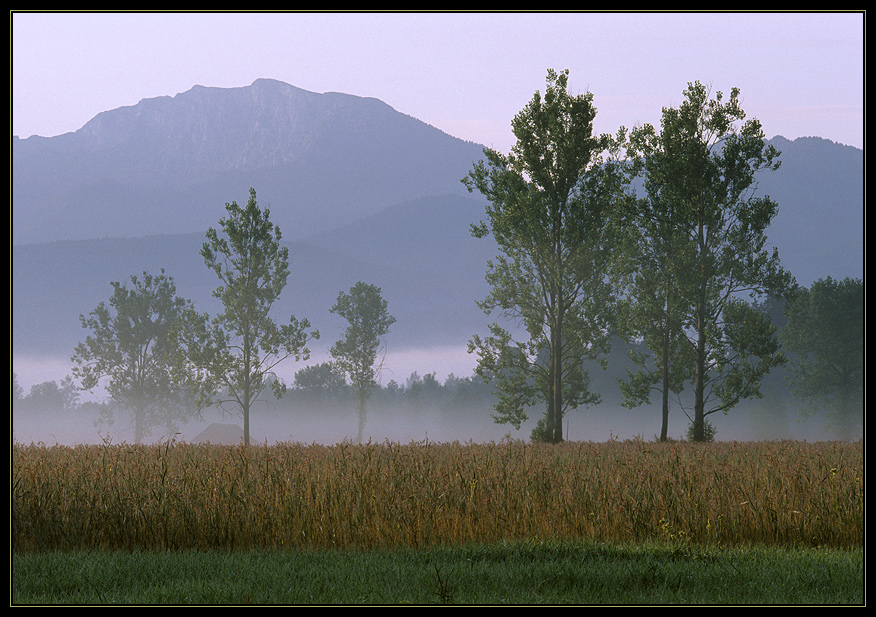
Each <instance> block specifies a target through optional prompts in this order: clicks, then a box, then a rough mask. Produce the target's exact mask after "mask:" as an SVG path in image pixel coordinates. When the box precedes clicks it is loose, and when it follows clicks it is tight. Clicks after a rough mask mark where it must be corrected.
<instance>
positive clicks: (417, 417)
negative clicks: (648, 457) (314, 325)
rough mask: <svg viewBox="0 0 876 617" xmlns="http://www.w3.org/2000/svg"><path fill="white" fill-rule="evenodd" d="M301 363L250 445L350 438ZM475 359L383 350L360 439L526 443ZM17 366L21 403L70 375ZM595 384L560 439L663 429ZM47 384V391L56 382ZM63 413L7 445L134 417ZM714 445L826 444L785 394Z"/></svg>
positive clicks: (755, 404) (25, 428)
mask: <svg viewBox="0 0 876 617" xmlns="http://www.w3.org/2000/svg"><path fill="white" fill-rule="evenodd" d="M314 355H315V357H314V358H312V359H311V360H310V361H309V362H307V363H302V364H301V365H290V366H289V367H288V368H286V369H285V371H284V373H283V374H281V377H282V378H283V379H284V381H286V383H287V384H289V386H290V387H289V390H288V391H287V393H286V395H285V396H284V397H283V398H282V399H280V400H276V399H275V398H273V396H271V395H270V394H267V395H265V396H263V397H262V398H261V399H260V400H259V401H258V402H257V403H256V404H255V406H254V408H253V410H252V414H251V419H250V431H251V443H253V444H265V443H267V444H269V445H270V444H273V443H278V442H299V443H320V444H333V443H340V442H343V441H355V440H356V437H357V429H358V417H357V412H356V408H355V404H354V402H353V400H352V398H351V397H349V396H343V395H342V396H338V397H328V398H314V397H313V396H311V395H305V393H303V392H302V391H300V390H298V389H296V388H295V387H294V383H293V382H294V379H293V376H294V371H295V370H297V369H298V368H301V366H303V365H304V364H315V363H318V362H322V361H324V358H322V355H321V354H314ZM473 365H474V360H473V358H472V357H471V356H469V355H468V354H467V353H466V352H465V350H464V349H461V348H449V347H448V348H440V349H430V350H422V351H419V352H418V351H413V350H409V351H398V352H395V353H388V354H387V357H386V360H385V370H384V371H383V372H382V373H381V388H380V389H379V390H378V391H377V392H376V393H375V394H374V396H373V397H372V399H371V400H370V401H369V403H368V407H367V418H366V423H365V430H364V433H363V441H366V442H367V441H369V440H370V441H371V442H372V443H382V442H384V441H387V440H388V441H390V442H395V443H408V442H411V441H415V442H422V441H426V440H428V441H430V442H453V441H458V442H461V443H465V442H469V441H471V442H475V443H485V442H491V441H492V442H498V441H501V440H503V439H507V438H511V439H521V440H527V441H528V440H529V437H530V433H531V431H532V428H533V427H534V426H535V423H536V421H537V420H538V418H539V417H540V416H541V414H542V413H543V409H540V408H535V409H533V410H532V411H531V413H530V414H529V421H528V422H527V423H526V424H524V425H523V426H521V428H520V430H515V429H514V428H513V427H511V426H509V425H504V424H497V423H495V422H494V420H493V417H492V415H493V413H494V412H493V408H492V406H493V403H494V402H495V399H494V396H493V394H492V389H491V386H489V385H487V384H483V383H480V382H479V380H477V379H475V378H474V377H473ZM13 370H14V372H15V373H16V379H17V382H18V384H19V386H20V388H21V390H22V393H23V395H24V396H25V397H27V396H28V393H29V392H31V389H32V388H34V387H35V386H36V387H40V384H44V382H54V383H58V384H60V383H61V382H62V380H63V379H65V377H66V376H67V375H68V374H69V361H65V360H64V359H63V358H24V357H21V358H15V360H14V365H13ZM596 378H598V379H595V380H594V388H595V389H596V390H597V391H598V392H600V394H601V396H602V399H603V401H602V403H600V404H598V405H595V406H593V407H590V408H586V409H584V408H581V409H577V410H573V411H571V412H569V413H568V414H567V416H566V420H565V423H564V432H565V435H564V436H565V438H566V439H567V440H571V441H593V442H602V441H609V440H612V439H635V438H641V439H644V440H653V439H655V438H656V436H657V435H659V433H660V422H661V417H660V409H659V407H657V406H653V405H652V406H642V407H639V408H636V409H626V408H624V407H622V406H621V405H620V403H619V399H618V394H617V389H616V381H615V378H614V376H612V375H610V374H604V375H600V374H597V375H596ZM54 383H51V384H50V385H54ZM76 396H77V399H76V401H75V402H74V403H73V404H72V405H67V407H66V408H64V406H63V405H62V404H60V403H59V404H55V405H35V404H25V403H27V399H25V400H24V402H22V403H21V404H18V405H13V414H12V426H11V430H12V439H13V441H14V442H16V443H22V444H29V443H44V444H46V445H54V444H61V445H75V444H80V443H87V444H95V443H107V442H109V443H114V444H119V443H133V441H134V430H133V421H132V419H131V418H130V415H129V414H128V413H127V412H126V411H125V410H123V409H114V410H113V413H112V416H111V421H107V419H106V416H105V414H104V415H102V414H101V408H100V406H99V404H100V403H102V402H104V401H105V395H103V394H102V393H101V392H94V393H89V392H78V393H77V394H76ZM708 419H709V421H710V422H712V424H713V426H714V428H715V429H716V435H715V438H716V440H718V441H747V440H776V439H800V440H808V441H818V440H831V439H835V436H834V435H833V434H832V433H831V432H830V431H829V430H827V429H825V428H823V426H822V424H823V423H822V420H821V418H819V417H817V416H815V417H811V418H809V419H808V420H807V421H806V422H801V421H800V420H799V413H798V403H796V402H795V401H793V399H791V398H790V397H788V396H785V397H777V396H775V395H774V394H768V395H767V396H765V397H764V399H761V400H755V401H749V402H746V403H743V404H742V405H740V406H738V407H736V408H734V409H732V410H731V411H730V412H729V413H728V414H727V415H724V414H714V415H711V416H709V417H708ZM688 425H689V420H688V418H687V417H686V415H685V414H684V412H683V410H682V409H681V408H679V407H678V406H677V405H675V406H673V408H672V410H671V411H670V423H669V437H670V438H671V439H683V438H685V436H686V432H687V428H688ZM242 426H243V422H242V419H241V417H240V414H239V412H236V411H235V410H234V408H233V407H232V406H227V408H226V409H225V410H221V409H217V408H213V409H208V410H204V411H203V412H202V413H201V415H200V416H199V417H197V418H195V419H193V420H192V421H189V422H187V423H183V424H180V423H177V424H176V426H174V427H171V428H168V427H153V428H152V430H151V432H150V434H149V435H147V436H146V438H145V441H147V442H164V441H167V440H168V439H174V440H176V441H186V442H193V441H197V440H201V439H207V440H211V441H212V442H214V443H215V442H218V441H221V442H223V443H239V442H240V435H242Z"/></svg>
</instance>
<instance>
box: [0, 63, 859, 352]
mask: <svg viewBox="0 0 876 617" xmlns="http://www.w3.org/2000/svg"><path fill="white" fill-rule="evenodd" d="M771 141H772V143H773V144H774V145H775V146H776V147H777V148H778V149H779V150H781V151H782V156H781V160H782V161H783V162H782V166H781V168H780V169H779V170H778V171H777V172H775V173H767V174H763V175H761V176H760V177H759V178H760V179H759V186H758V194H759V195H769V196H770V197H772V198H773V199H774V200H776V201H777V202H778V204H779V214H778V216H777V217H776V219H775V221H774V223H773V225H772V227H771V228H770V230H769V236H770V240H771V242H772V243H773V244H775V245H776V246H777V247H778V248H779V251H780V255H781V256H782V261H783V263H784V265H785V266H786V267H787V268H788V269H789V270H790V271H791V272H792V273H793V274H794V275H795V276H796V277H797V279H798V281H799V282H800V283H802V284H804V285H809V284H811V282H812V281H813V280H816V279H818V278H824V277H826V276H832V277H834V278H843V277H846V276H852V277H861V278H862V277H863V229H864V221H863V217H864V197H863V152H862V151H861V150H860V149H857V148H851V147H848V146H843V145H841V144H836V143H833V142H830V141H828V140H824V139H820V138H801V139H796V140H793V141H791V140H787V139H784V138H782V137H776V138H774V139H773V140H771ZM481 153H482V146H479V145H477V144H472V143H470V142H465V141H462V140H459V139H456V138H453V137H451V136H449V135H447V134H445V133H443V132H441V131H440V130H438V129H436V128H434V127H430V126H428V125H426V124H424V123H422V122H420V121H418V120H416V119H414V118H411V117H409V116H405V115H404V114H401V113H399V112H397V111H395V110H393V109H392V108H390V107H389V106H387V105H385V104H384V103H382V102H380V101H378V100H376V99H366V98H359V97H354V96H350V95H345V94H336V93H329V94H314V93H311V92H307V91H304V90H300V89H297V88H294V87H292V86H289V85H287V84H283V83H281V82H277V81H271V80H258V81H256V82H254V83H253V84H252V85H251V86H248V87H246V88H232V89H217V88H202V87H195V88H192V89H191V90H189V91H188V92H185V93H182V94H179V95H177V96H174V97H160V98H157V99H147V100H144V101H141V102H140V103H138V104H137V105H134V106H132V107H125V108H120V109H116V110H112V111H108V112H104V113H102V114H99V115H98V116H96V117H95V118H94V119H93V120H91V121H90V122H89V123H87V124H86V125H85V126H83V127H82V128H81V129H80V130H79V131H76V132H74V133H68V134H65V135H60V136H58V137H52V138H43V137H31V138H28V139H25V140H20V139H13V170H12V171H13V178H12V185H13V205H12V211H13V212H12V230H13V231H12V236H13V238H12V239H13V248H12V322H13V324H12V325H13V328H12V330H13V355H15V356H23V355H35V356H48V355H60V356H66V357H68V358H69V355H70V354H71V352H72V349H73V346H75V344H76V343H77V342H78V341H79V340H81V339H82V337H83V336H84V334H86V333H84V332H83V330H82V328H81V327H80V325H79V319H78V317H79V315H80V314H87V313H88V312H90V311H91V310H93V309H94V307H95V306H96V305H97V303H98V302H100V301H102V300H106V299H107V298H108V297H109V294H110V292H111V287H110V281H127V280H128V278H129V277H130V276H131V275H139V274H140V273H142V272H143V271H144V270H146V271H149V272H153V273H155V272H157V271H158V270H159V269H161V268H164V270H165V271H166V273H167V274H168V275H170V276H172V277H173V278H174V280H175V282H176V284H177V291H178V293H179V294H180V295H181V296H183V297H186V298H189V299H192V300H193V301H194V302H195V304H196V306H197V307H198V308H199V310H202V311H207V312H210V313H211V314H215V312H216V310H217V308H218V307H217V306H216V304H215V302H216V301H215V300H214V299H213V298H212V297H211V291H212V289H213V288H214V287H215V286H216V284H217V280H216V279H215V277H214V275H213V274H212V273H211V272H210V271H208V270H207V268H206V267H205V266H204V263H203V260H202V259H201V257H200V255H199V253H198V251H199V249H200V246H201V244H202V243H203V242H204V233H205V231H206V229H207V228H208V227H211V226H213V227H216V226H217V225H218V220H219V218H220V217H222V216H224V215H225V210H224V207H223V206H224V204H225V203H226V202H229V201H232V200H236V201H238V203H242V202H245V200H246V199H247V196H248V191H249V187H251V186H252V187H254V188H255V189H256V190H257V196H258V200H259V204H260V205H262V206H267V207H269V208H270V210H271V220H272V221H273V222H275V223H277V224H278V225H279V226H280V228H281V230H282V232H283V238H284V241H285V242H286V245H287V246H288V247H289V249H290V256H291V266H290V278H289V285H288V287H287V289H286V290H285V291H284V294H283V295H282V296H281V299H280V305H279V306H278V313H277V315H278V319H279V318H280V317H284V316H285V315H288V314H290V313H291V314H294V315H295V316H296V317H299V318H305V317H306V318H308V319H309V320H310V321H311V322H312V323H313V325H314V327H316V328H318V329H319V330H320V333H321V335H322V337H321V341H320V345H325V346H326V347H327V346H328V345H331V343H333V342H334V341H335V340H337V337H338V336H339V335H340V331H341V329H342V327H343V323H342V322H341V320H340V319H339V318H338V317H337V316H335V315H331V314H330V313H329V312H328V309H329V308H330V307H331V306H332V304H333V303H334V301H335V300H336V298H337V294H338V292H339V291H342V290H348V289H349V288H350V286H352V285H353V284H354V283H356V282H357V281H359V280H362V281H365V282H367V283H371V284H375V285H377V286H379V287H381V289H382V290H383V293H384V296H385V297H386V298H387V301H388V302H389V310H390V312H391V313H392V314H393V315H394V316H396V317H397V319H398V321H397V322H396V324H395V325H394V326H393V328H392V331H391V334H390V339H391V340H390V342H391V345H393V346H394V347H395V348H396V349H398V348H429V347H435V346H447V345H452V346H464V344H465V342H466V341H467V340H468V339H469V338H470V337H471V335H472V334H473V333H475V332H483V331H484V330H485V328H486V324H487V323H488V317H487V316H485V315H484V314H483V313H482V312H481V311H480V310H479V309H478V308H477V306H476V305H475V301H476V300H479V299H482V298H483V297H484V296H485V295H486V293H487V291H488V289H487V286H486V282H485V280H484V272H485V266H486V261H487V260H488V259H490V258H491V257H493V256H494V255H495V246H494V244H493V243H492V241H491V240H488V239H483V240H478V239H475V238H472V237H471V235H470V233H469V225H470V224H471V223H473V222H476V221H478V220H480V219H481V218H482V217H483V213H484V202H483V200H482V198H480V197H479V196H473V195H470V194H469V193H468V192H467V191H466V190H465V187H463V186H462V184H461V182H460V179H461V178H462V177H463V176H465V174H466V173H467V172H468V171H469V170H470V169H471V166H472V162H473V161H474V160H476V159H477V158H479V157H480V155H481Z"/></svg>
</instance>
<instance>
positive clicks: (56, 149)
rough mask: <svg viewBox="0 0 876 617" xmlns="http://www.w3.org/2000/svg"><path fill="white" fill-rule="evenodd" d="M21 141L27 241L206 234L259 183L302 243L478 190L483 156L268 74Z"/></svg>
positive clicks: (17, 180)
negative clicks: (336, 226) (474, 182)
mask: <svg viewBox="0 0 876 617" xmlns="http://www.w3.org/2000/svg"><path fill="white" fill-rule="evenodd" d="M12 149H13V161H14V165H13V188H14V192H15V202H14V211H15V217H14V219H13V239H14V242H15V243H22V242H27V243H32V242H42V241H47V240H55V239H81V238H93V237H101V236H118V235H129V236H141V235H148V234H155V233H178V232H190V231H196V230H202V229H206V227H207V226H209V225H212V224H215V221H216V219H217V218H218V217H220V216H221V215H222V205H223V204H224V203H226V202H228V201H232V200H240V199H243V200H245V199H246V197H247V195H248V192H249V187H255V188H256V190H257V191H258V194H259V197H260V201H261V200H265V201H266V202H270V203H271V205H272V208H271V209H272V213H275V215H276V216H277V217H278V222H279V223H281V224H282V227H283V228H284V230H287V229H288V232H287V234H288V233H291V234H293V237H294V235H295V233H296V231H297V230H298V229H299V228H300V233H302V234H304V233H313V232H315V231H318V229H319V228H324V227H325V225H326V224H327V222H328V221H331V222H334V221H337V220H339V219H340V220H355V219H356V218H361V217H364V216H368V215H370V214H372V213H374V212H376V211H377V210H379V209H382V208H383V207H386V206H389V205H393V204H396V203H401V202H403V201H407V200H410V199H416V198H418V197H422V196H428V195H440V194H446V193H457V194H464V193H465V189H464V187H463V186H462V184H461V182H460V179H461V178H462V177H463V176H464V175H465V174H466V173H468V171H469V170H470V169H471V165H472V163H473V161H475V160H477V159H479V158H480V157H481V155H482V150H483V148H482V146H479V145H477V144H472V143H470V142H466V141H463V140H460V139H456V138H454V137H451V136H450V135H447V134H446V133H443V132H442V131H440V130H438V129H436V128H434V127H431V126H429V125H427V124H426V123H424V122H421V121H419V120H416V119H415V118H412V117H411V116H407V115H405V114H402V113H399V112H397V111H395V110H394V109H393V108H392V107H390V106H389V105H387V104H386V103H383V102H382V101H380V100H378V99H375V98H363V97H357V96H354V95H349V94H342V93H332V92H330V93H324V94H317V93H314V92H309V91H307V90H303V89H301V88H297V87H295V86H292V85H290V84H287V83H284V82H282V81H278V80H275V79H268V78H260V79H256V80H255V81H253V83H252V84H250V85H249V86H242V87H235V88H218V87H207V86H200V85H196V86H194V87H192V88H191V89H189V90H187V91H185V92H182V93H179V94H177V95H175V96H159V97H154V98H148V99H143V100H141V101H140V102H139V103H137V104H136V105H131V106H128V107H120V108H117V109H113V110H109V111H105V112H102V113H100V114H98V115H97V116H95V117H94V118H93V119H92V120H90V121H89V122H88V123H86V124H85V125H84V126H83V127H82V128H81V129H79V130H78V131H75V132H73V133H67V134H65V135H61V136H57V137H50V138H40V139H24V140H13V148H12Z"/></svg>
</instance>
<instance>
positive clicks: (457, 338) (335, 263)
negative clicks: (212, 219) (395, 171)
mask: <svg viewBox="0 0 876 617" xmlns="http://www.w3.org/2000/svg"><path fill="white" fill-rule="evenodd" d="M480 212H482V208H480V207H479V202H477V201H474V200H471V199H467V198H463V197H445V198H430V199H424V200H420V201H417V202H414V203H411V204H404V205H399V206H397V207H394V208H391V209H388V210H387V211H384V212H381V213H379V214H377V215H374V216H373V217H371V218H369V219H368V220H366V221H364V222H363V223H362V224H361V225H358V226H353V227H350V228H348V229H347V228H345V229H340V230H338V231H336V232H332V233H326V234H320V235H318V236H314V237H313V238H310V239H308V240H307V241H302V242H291V243H286V246H288V247H289V252H290V261H291V263H290V276H289V280H288V286H287V288H286V290H284V292H283V294H282V295H281V297H280V301H279V302H278V305H277V307H276V318H277V319H285V318H287V317H288V315H290V314H294V315H295V316H296V317H299V318H302V317H306V318H308V319H309V320H310V321H311V323H312V324H313V326H314V327H315V328H317V329H319V330H320V333H321V334H322V335H323V341H322V342H323V343H326V346H328V345H331V344H332V343H333V342H334V341H335V340H337V338H338V337H339V336H340V333H341V330H342V328H343V327H344V323H343V320H341V319H340V318H339V317H337V316H336V315H332V314H330V313H329V308H330V307H331V306H332V304H334V302H335V300H336V299H337V295H338V292H340V291H342V290H343V291H348V290H349V288H350V287H351V286H352V285H354V284H355V283H356V282H357V281H360V280H361V281H365V282H367V283H370V284H374V285H377V286H378V287H381V289H382V290H383V295H384V297H385V298H386V299H387V301H388V302H389V310H390V312H391V313H392V314H393V315H394V316H395V317H396V318H397V319H398V322H397V323H396V324H395V325H394V326H393V328H392V339H393V344H394V346H395V348H396V349H398V348H410V347H431V346H439V345H442V344H446V343H453V344H464V343H465V341H466V340H467V339H468V337H470V336H471V334H473V333H474V332H476V331H480V330H481V329H483V326H484V324H485V319H484V316H483V313H482V312H481V311H480V309H478V308H477V307H476V306H475V300H479V299H481V298H483V296H484V295H485V294H486V293H487V291H488V290H487V287H486V282H485V281H484V271H485V267H486V260H487V259H489V258H490V257H492V256H493V255H494V254H495V252H494V245H493V243H492V242H491V241H490V240H478V239H475V238H472V237H471V235H470V234H469V233H468V225H469V224H470V223H471V222H474V221H476V220H478V218H479V217H480V216H481V214H480ZM394 239H397V240H398V241H397V242H396V241H395V240H394ZM408 239H410V240H408ZM204 241H205V237H204V233H203V232H202V233H198V234H177V235H159V236H148V237H143V238H104V239H100V240H76V241H56V242H49V243H44V244H31V245H23V246H16V247H13V250H12V260H13V268H12V298H13V302H12V322H13V352H14V353H15V354H16V355H18V354H36V355H42V354H62V355H66V354H69V353H70V352H72V349H73V346H75V345H76V343H77V342H79V341H80V340H81V339H82V337H83V336H85V335H86V334H87V332H84V331H83V330H82V328H81V327H80V324H79V315H80V314H87V313H88V312H90V311H92V310H93V309H94V307H95V306H96V305H97V303H98V302H100V301H101V300H106V299H108V298H109V295H110V293H111V291H112V288H111V286H110V281H123V282H127V281H128V280H129V278H130V276H131V275H137V276H138V277H139V276H140V274H141V273H142V272H143V271H144V270H145V271H148V272H152V273H157V272H158V271H159V270H160V269H161V268H164V270H165V272H166V273H167V274H168V275H169V276H172V277H173V278H174V281H175V283H176V286H177V292H178V293H179V295H181V296H183V297H185V298H189V299H191V300H193V301H195V304H196V306H197V308H198V309H199V310H201V311H208V312H210V313H211V314H215V313H217V312H218V310H219V306H218V304H217V301H216V300H215V299H213V298H212V297H211V293H212V291H213V289H214V288H215V287H216V286H217V285H218V282H219V281H218V279H217V278H216V277H215V275H214V274H213V273H212V272H211V271H209V270H208V269H207V268H206V266H205V265H204V261H203V258H201V256H200V254H199V250H200V248H201V245H202V244H203V242H204Z"/></svg>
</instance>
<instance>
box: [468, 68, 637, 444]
mask: <svg viewBox="0 0 876 617" xmlns="http://www.w3.org/2000/svg"><path fill="white" fill-rule="evenodd" d="M567 84H568V71H564V72H562V73H557V72H555V71H553V70H549V71H548V76H547V88H546V91H545V93H544V95H543V96H542V95H541V93H539V92H536V93H535V95H534V97H533V98H532V100H531V101H530V103H529V104H528V105H527V106H526V107H525V108H524V109H523V110H522V111H521V112H520V113H519V114H518V115H517V116H515V118H514V120H513V122H512V129H513V131H514V135H515V137H516V138H517V141H516V144H515V145H514V147H513V148H512V150H511V153H510V154H508V155H503V154H500V153H499V152H496V151H494V150H492V149H485V150H484V155H485V161H480V162H478V163H477V164H476V165H475V166H474V168H473V170H472V171H471V172H470V173H469V175H468V176H467V177H466V178H464V179H463V182H464V183H465V184H466V186H467V187H468V189H469V190H470V191H472V192H473V191H475V190H477V191H479V192H480V193H482V194H483V195H484V196H485V197H486V198H487V200H488V205H487V209H486V215H487V218H486V220H485V221H482V222H481V223H480V224H479V225H476V226H473V228H472V232H473V235H475V236H476V237H484V236H487V235H492V236H493V238H494V239H495V240H496V242H497V244H498V247H499V250H500V251H501V255H499V256H498V257H497V258H496V259H495V260H494V261H492V262H490V263H489V264H488V269H487V280H488V282H489V283H490V285H491V286H492V291H491V293H490V294H489V295H488V296H487V298H486V299H485V300H484V301H483V302H480V303H479V305H480V307H481V308H482V309H483V310H484V311H485V312H486V313H487V314H490V313H492V312H493V311H494V310H497V309H498V310H499V311H501V313H502V314H503V315H504V316H505V317H506V318H509V319H511V320H514V321H516V323H517V324H518V325H519V326H520V327H522V330H524V331H525V333H526V335H528V340H522V341H517V340H515V338H514V336H513V335H512V333H511V332H510V330H508V329H506V328H504V327H502V326H500V325H499V324H498V323H493V324H491V325H490V331H491V334H490V336H487V337H483V338H482V337H480V336H475V337H473V339H472V340H471V341H470V344H469V351H470V352H471V353H477V354H478V356H479V359H478V368H477V369H476V370H477V372H478V374H479V375H480V376H482V377H484V378H486V379H491V380H495V382H496V394H497V396H498V398H499V401H498V403H497V405H496V411H497V415H496V416H495V419H496V421H497V422H507V423H510V424H512V425H514V426H515V427H516V428H518V429H519V428H520V425H521V423H522V422H524V421H525V420H526V419H527V415H526V409H527V407H529V406H531V405H533V404H535V403H536V402H543V403H544V404H545V406H546V410H545V414H544V417H543V418H542V419H541V420H540V422H539V425H538V426H537V427H536V430H535V431H534V433H533V437H534V438H536V439H541V440H545V441H549V442H559V441H562V439H563V431H562V428H563V424H562V420H563V416H564V414H565V413H566V411H567V410H569V409H573V408H576V407H579V406H581V405H588V404H592V403H595V402H597V401H598V400H599V397H598V395H596V394H594V393H592V392H591V391H590V390H589V387H588V386H589V376H588V375H587V372H586V369H585V368H584V362H585V360H588V359H599V360H601V361H603V362H604V357H605V355H606V353H607V351H608V347H609V342H610V335H609V322H610V308H611V306H612V305H613V302H614V298H613V288H612V286H611V285H610V284H609V283H608V281H607V274H608V270H609V264H610V261H611V258H612V245H613V243H614V239H615V231H616V230H615V226H614V224H613V223H612V218H613V217H612V213H613V208H614V207H615V206H616V204H617V202H618V200H619V197H620V195H621V194H622V188H623V174H621V173H620V171H619V169H618V165H617V164H616V162H615V161H613V160H612V159H611V156H610V155H613V154H617V142H616V141H615V140H613V139H612V138H611V137H610V136H607V135H599V136H595V135H594V134H593V120H594V118H595V116H596V109H595V108H594V106H593V95H592V94H590V93H586V94H581V95H572V94H570V93H569V92H568V91H567ZM621 137H622V135H621Z"/></svg>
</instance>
